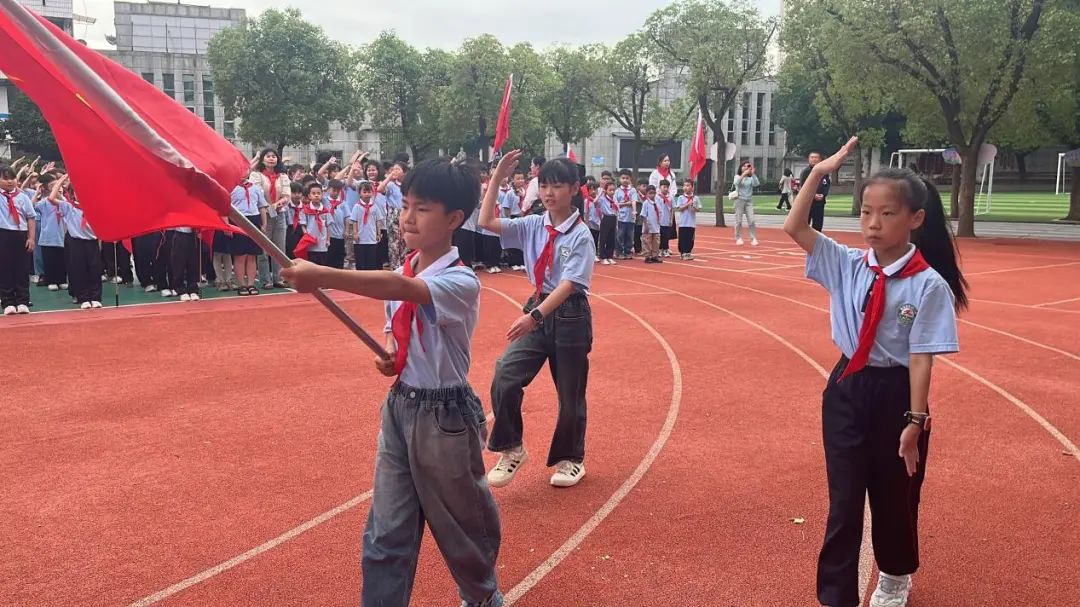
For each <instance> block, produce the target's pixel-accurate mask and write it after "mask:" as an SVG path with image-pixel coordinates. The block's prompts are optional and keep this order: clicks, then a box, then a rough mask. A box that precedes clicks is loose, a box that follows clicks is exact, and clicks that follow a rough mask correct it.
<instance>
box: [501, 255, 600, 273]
mask: <svg viewBox="0 0 1080 607" xmlns="http://www.w3.org/2000/svg"><path fill="white" fill-rule="evenodd" d="M597 261H600V256H599V255H597V256H596V258H595V259H594V260H593V262H594V263H595V262H597ZM514 269H515V270H516V269H517V268H514Z"/></svg>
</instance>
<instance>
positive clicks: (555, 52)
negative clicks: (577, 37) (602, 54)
mask: <svg viewBox="0 0 1080 607" xmlns="http://www.w3.org/2000/svg"><path fill="white" fill-rule="evenodd" d="M543 59H544V63H545V64H546V65H547V67H548V70H550V74H551V82H550V83H549V86H548V88H547V89H545V90H544V91H543V92H542V94H541V95H540V100H539V109H540V115H541V116H542V117H543V120H544V122H545V123H546V124H547V126H548V128H550V129H551V131H552V132H553V133H555V138H556V139H558V140H559V142H560V143H562V144H563V147H564V148H565V147H566V146H568V145H570V144H571V143H573V142H575V141H581V140H583V139H586V138H588V137H589V136H590V135H592V134H593V133H594V132H595V131H596V129H598V128H600V126H602V125H603V123H604V116H605V115H604V113H603V112H602V111H601V110H600V109H599V108H598V107H597V106H596V104H594V103H591V102H590V101H589V99H588V97H587V96H586V95H585V91H587V90H588V89H589V88H590V87H593V86H596V82H595V81H594V80H592V74H590V72H589V65H588V61H589V57H588V54H587V51H586V50H584V49H580V48H567V47H554V48H552V49H550V50H548V51H547V52H546V53H544V56H543ZM580 153H582V154H584V153H585V151H584V150H582V151H581V152H580Z"/></svg>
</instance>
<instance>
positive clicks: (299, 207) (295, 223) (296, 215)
mask: <svg viewBox="0 0 1080 607" xmlns="http://www.w3.org/2000/svg"><path fill="white" fill-rule="evenodd" d="M289 208H290V209H292V210H293V215H292V227H293V229H294V230H295V229H296V228H298V227H300V215H302V214H303V213H304V203H302V202H301V203H300V204H293V203H292V201H291V200H290V201H289Z"/></svg>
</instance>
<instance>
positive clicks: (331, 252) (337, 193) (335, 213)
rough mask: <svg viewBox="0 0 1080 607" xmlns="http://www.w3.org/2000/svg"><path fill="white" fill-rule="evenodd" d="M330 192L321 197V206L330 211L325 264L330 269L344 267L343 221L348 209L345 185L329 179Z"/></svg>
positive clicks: (346, 217)
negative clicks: (328, 240)
mask: <svg viewBox="0 0 1080 607" xmlns="http://www.w3.org/2000/svg"><path fill="white" fill-rule="evenodd" d="M329 185H330V191H329V192H327V193H326V194H325V195H324V196H323V204H324V205H326V207H327V209H328V210H329V211H330V221H329V226H330V244H329V246H328V247H327V249H326V264H327V265H328V266H330V267H331V268H338V269H342V268H344V267H345V257H346V255H345V221H346V220H347V219H348V218H349V210H350V207H349V205H348V204H347V203H346V197H345V183H344V182H343V181H341V180H340V179H331V180H330V182H329Z"/></svg>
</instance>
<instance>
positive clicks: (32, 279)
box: [30, 274, 41, 282]
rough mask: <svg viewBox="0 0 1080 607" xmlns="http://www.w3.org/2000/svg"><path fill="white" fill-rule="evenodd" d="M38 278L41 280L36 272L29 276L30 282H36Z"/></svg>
mask: <svg viewBox="0 0 1080 607" xmlns="http://www.w3.org/2000/svg"><path fill="white" fill-rule="evenodd" d="M39 280H41V277H40V276H38V275H37V274H32V275H31V276H30V282H37V281H39Z"/></svg>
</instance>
